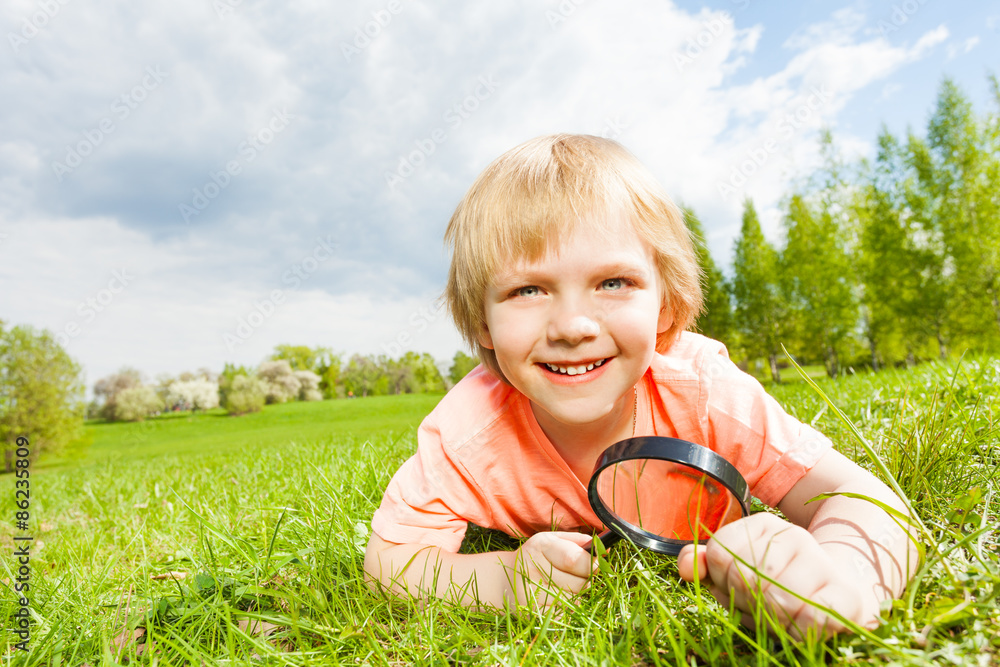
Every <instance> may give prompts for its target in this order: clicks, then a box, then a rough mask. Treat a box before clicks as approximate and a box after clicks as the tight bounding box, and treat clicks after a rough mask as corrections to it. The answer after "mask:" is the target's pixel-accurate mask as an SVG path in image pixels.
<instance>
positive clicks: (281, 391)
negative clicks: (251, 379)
mask: <svg viewBox="0 0 1000 667" xmlns="http://www.w3.org/2000/svg"><path fill="white" fill-rule="evenodd" d="M257 376H258V377H259V378H260V379H261V380H263V381H264V386H265V387H266V400H267V403H268V404H271V403H284V402H285V401H294V400H295V399H296V398H297V397H298V395H299V389H301V387H302V384H301V383H300V382H299V379H298V378H297V377H295V373H294V372H293V371H292V367H291V365H290V364H289V363H288V360H287V359H282V360H281V361H265V362H264V363H262V364H261V365H260V368H258V369H257Z"/></svg>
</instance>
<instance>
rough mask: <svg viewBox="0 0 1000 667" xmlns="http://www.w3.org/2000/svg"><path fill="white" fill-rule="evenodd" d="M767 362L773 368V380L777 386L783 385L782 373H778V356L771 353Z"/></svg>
mask: <svg viewBox="0 0 1000 667" xmlns="http://www.w3.org/2000/svg"><path fill="white" fill-rule="evenodd" d="M767 362H768V364H770V366H771V379H772V380H774V382H775V384H781V373H780V372H779V371H778V355H776V354H774V353H771V354H770V355H768V357H767Z"/></svg>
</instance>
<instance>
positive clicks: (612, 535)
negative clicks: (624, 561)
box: [583, 530, 622, 553]
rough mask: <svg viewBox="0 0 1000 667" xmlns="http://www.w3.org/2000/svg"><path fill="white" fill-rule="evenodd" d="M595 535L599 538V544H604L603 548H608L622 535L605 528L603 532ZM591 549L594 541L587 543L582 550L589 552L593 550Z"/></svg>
mask: <svg viewBox="0 0 1000 667" xmlns="http://www.w3.org/2000/svg"><path fill="white" fill-rule="evenodd" d="M597 537H598V539H600V540H601V544H603V545H604V548H605V549H610V548H611V547H612V546H613V545H614V543H615V542H617V541H618V540H620V539H622V536H621V535H619V534H618V533H616V532H614V531H613V530H606V531H604V532H603V533H601V534H600V535H598V536H597ZM593 549H594V543H593V542H591V543H590V544H588V545H587V546H585V547H584V548H583V550H584V551H586V552H587V553H591V552H592V551H593Z"/></svg>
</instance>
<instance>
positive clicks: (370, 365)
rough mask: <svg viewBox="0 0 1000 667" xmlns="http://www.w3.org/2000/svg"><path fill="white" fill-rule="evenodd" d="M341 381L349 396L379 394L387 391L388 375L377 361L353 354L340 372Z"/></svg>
mask: <svg viewBox="0 0 1000 667" xmlns="http://www.w3.org/2000/svg"><path fill="white" fill-rule="evenodd" d="M341 383H342V384H343V385H344V391H345V392H346V393H347V394H348V395H349V396H360V397H364V396H369V395H371V396H379V395H382V394H387V393H389V375H388V373H387V372H386V369H385V367H384V366H383V365H381V364H380V363H379V362H378V361H376V360H375V359H373V358H371V357H366V356H362V355H360V354H355V355H353V356H352V357H351V359H350V361H348V362H347V368H345V369H343V371H342V372H341Z"/></svg>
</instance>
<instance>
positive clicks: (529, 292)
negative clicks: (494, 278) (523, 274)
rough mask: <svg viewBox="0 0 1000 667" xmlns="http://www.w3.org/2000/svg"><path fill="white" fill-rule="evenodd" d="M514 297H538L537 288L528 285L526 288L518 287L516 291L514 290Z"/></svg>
mask: <svg viewBox="0 0 1000 667" xmlns="http://www.w3.org/2000/svg"><path fill="white" fill-rule="evenodd" d="M514 296H524V297H532V296H538V288H537V287H535V286H534V285H528V286H527V287H519V288H517V289H516V290H514Z"/></svg>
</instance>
